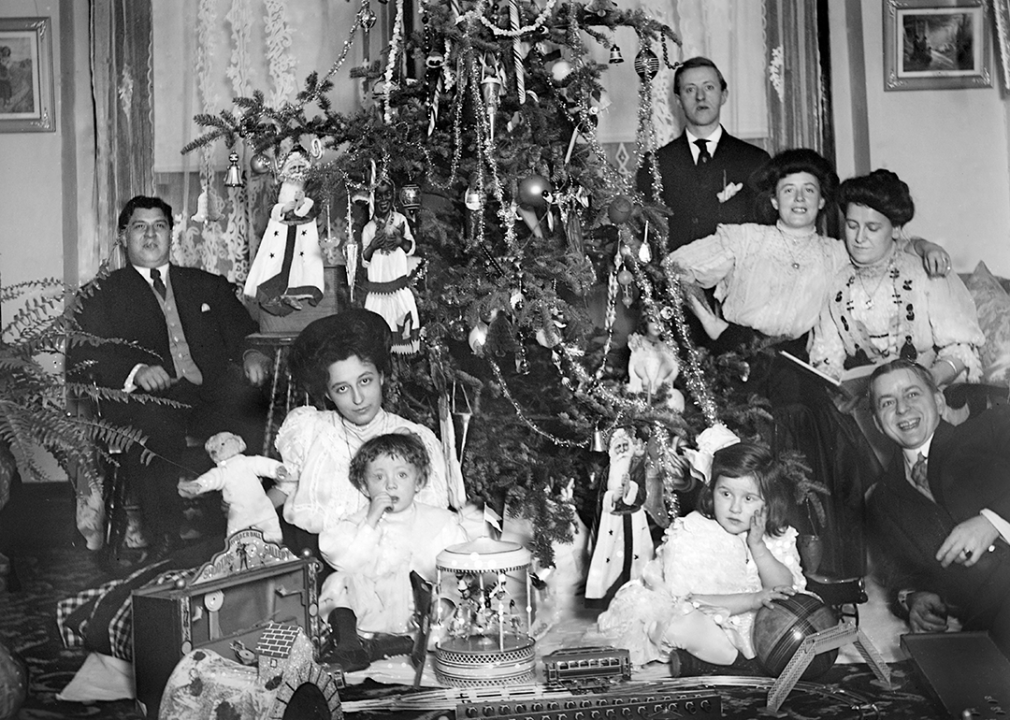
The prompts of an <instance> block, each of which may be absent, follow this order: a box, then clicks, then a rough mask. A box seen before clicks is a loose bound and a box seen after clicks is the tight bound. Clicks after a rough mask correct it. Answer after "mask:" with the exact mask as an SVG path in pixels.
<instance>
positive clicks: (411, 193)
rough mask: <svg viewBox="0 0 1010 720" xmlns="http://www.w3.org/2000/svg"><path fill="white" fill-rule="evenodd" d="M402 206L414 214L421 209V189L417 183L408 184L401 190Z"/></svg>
mask: <svg viewBox="0 0 1010 720" xmlns="http://www.w3.org/2000/svg"><path fill="white" fill-rule="evenodd" d="M400 205H402V206H403V209H404V210H407V211H408V212H413V211H415V210H417V209H418V208H419V207H421V188H420V187H419V186H418V185H417V183H407V184H406V185H404V186H403V187H402V188H400Z"/></svg>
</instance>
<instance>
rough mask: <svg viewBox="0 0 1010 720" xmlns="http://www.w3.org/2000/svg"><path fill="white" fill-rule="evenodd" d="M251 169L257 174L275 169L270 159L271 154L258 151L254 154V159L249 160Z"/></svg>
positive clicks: (263, 173) (264, 173)
mask: <svg viewBox="0 0 1010 720" xmlns="http://www.w3.org/2000/svg"><path fill="white" fill-rule="evenodd" d="M249 169H250V170H252V171H253V173H254V174H256V175H266V174H267V173H268V172H270V171H271V170H272V169H273V161H272V160H271V159H270V156H269V155H266V154H264V153H256V154H255V155H253V156H252V159H251V160H249Z"/></svg>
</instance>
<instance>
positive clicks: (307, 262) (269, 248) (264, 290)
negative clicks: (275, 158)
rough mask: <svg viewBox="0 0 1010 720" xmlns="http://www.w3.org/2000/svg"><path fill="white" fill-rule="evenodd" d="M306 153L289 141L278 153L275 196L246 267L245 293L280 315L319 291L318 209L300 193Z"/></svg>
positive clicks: (318, 296)
mask: <svg viewBox="0 0 1010 720" xmlns="http://www.w3.org/2000/svg"><path fill="white" fill-rule="evenodd" d="M310 166H311V163H310V161H309V156H308V155H307V154H306V152H305V151H304V150H303V149H302V148H300V147H295V148H294V149H293V150H292V151H291V152H289V153H288V155H287V156H286V157H285V158H284V162H283V163H282V164H281V169H280V172H279V173H278V178H279V179H280V181H281V187H280V191H279V192H278V193H277V202H276V203H275V204H274V206H273V208H272V209H271V211H270V219H269V221H268V222H267V228H266V231H265V232H264V233H263V240H262V242H261V243H260V246H259V250H257V251H256V258H255V259H254V260H253V263H252V266H251V267H250V268H249V277H248V278H246V282H245V290H244V292H245V295H246V296H247V297H250V298H256V300H257V301H258V302H259V305H260V307H261V308H262V309H263V310H264V311H266V312H268V313H270V314H271V315H279V316H284V315H288V314H290V313H292V312H294V311H295V310H300V309H302V307H304V305H303V303H306V302H307V303H308V304H309V305H312V306H315V305H316V304H318V303H319V301H320V299H322V297H323V287H324V280H323V274H324V271H323V253H322V249H321V248H320V247H319V230H318V229H317V228H316V216H317V215H318V209H316V208H314V203H313V201H312V198H310V197H308V196H306V195H305V179H306V175H307V172H308V170H309V167H310Z"/></svg>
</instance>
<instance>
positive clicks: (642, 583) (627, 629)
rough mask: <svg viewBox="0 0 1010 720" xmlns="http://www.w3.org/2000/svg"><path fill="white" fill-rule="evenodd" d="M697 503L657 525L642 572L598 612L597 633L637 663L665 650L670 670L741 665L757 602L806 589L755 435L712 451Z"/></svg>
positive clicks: (776, 477)
mask: <svg viewBox="0 0 1010 720" xmlns="http://www.w3.org/2000/svg"><path fill="white" fill-rule="evenodd" d="M711 476H712V478H713V480H712V482H711V484H710V485H708V486H706V487H705V488H704V489H703V491H702V494H701V497H700V498H699V501H698V509H697V510H696V511H694V512H692V513H690V514H689V515H687V516H685V517H682V518H678V519H677V520H676V521H675V522H674V523H673V524H672V525H671V526H670V528H669V529H668V530H667V532H666V538H665V540H664V541H663V544H662V546H661V547H660V548H659V550H658V551H657V556H656V559H655V560H653V561H652V562H651V563H649V565H648V566H647V567H646V568H645V571H644V573H643V576H642V578H641V579H639V580H634V581H632V582H629V583H627V584H626V585H625V586H624V587H622V588H621V589H620V590H619V591H618V592H617V595H615V596H614V599H613V601H612V602H611V604H610V607H609V608H608V609H607V611H606V612H605V613H603V614H602V615H600V617H599V620H598V624H599V629H600V632H602V633H603V634H604V635H606V636H607V637H608V638H610V639H612V640H614V641H615V642H618V643H619V644H620V645H621V646H622V647H627V648H628V650H629V651H630V652H631V659H632V662H634V663H635V664H637V665H641V664H645V663H647V662H650V661H653V660H665V659H666V658H667V657H669V658H670V665H671V670H672V672H673V675H674V676H675V677H677V676H680V675H685V674H691V672H692V669H691V668H692V667H693V668H694V669H695V671H696V670H697V669H698V668H699V667H700V666H702V665H703V663H699V662H698V660H701V661H704V663H711V664H714V665H722V666H735V667H739V666H742V665H743V664H745V663H744V661H745V660H750V659H752V658H753V657H754V646H753V643H752V639H751V631H752V628H753V624H754V616H755V614H756V612H757V610H758V609H759V608H760V607H762V606H770V605H771V603H772V601H773V600H776V599H783V598H786V597H788V596H790V595H793V594H794V593H796V592H797V591H800V590H803V589H804V588H805V587H806V580H805V578H804V577H803V573H802V571H801V569H800V557H799V553H798V551H797V550H796V535H797V533H796V530H795V529H793V528H791V527H789V526H788V525H786V520H785V518H786V510H787V507H788V503H789V495H788V492H787V488H786V487H785V481H784V479H783V469H782V466H781V465H780V464H779V463H778V461H777V460H776V459H775V458H774V456H773V455H772V454H771V452H770V451H769V450H768V449H767V448H766V447H764V446H763V445H760V444H758V443H750V442H741V443H737V444H734V445H730V446H729V447H726V448H723V449H721V450H718V451H716V453H715V455H714V458H713V462H712V472H711Z"/></svg>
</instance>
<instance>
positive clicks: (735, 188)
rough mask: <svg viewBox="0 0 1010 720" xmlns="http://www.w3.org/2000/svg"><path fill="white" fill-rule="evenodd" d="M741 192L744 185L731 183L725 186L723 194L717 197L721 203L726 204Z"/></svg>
mask: <svg viewBox="0 0 1010 720" xmlns="http://www.w3.org/2000/svg"><path fill="white" fill-rule="evenodd" d="M741 190H743V183H730V184H729V185H727V186H725V187H724V188H723V189H722V192H721V193H719V194H717V195H716V197H717V198H719V202H721V203H724V202H726V201H727V200H729V199H730V198H731V197H733V196H734V195H736V194H737V193H738V192H740V191H741Z"/></svg>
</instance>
